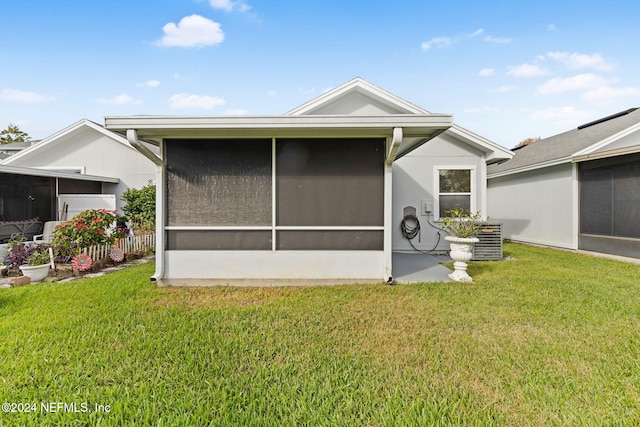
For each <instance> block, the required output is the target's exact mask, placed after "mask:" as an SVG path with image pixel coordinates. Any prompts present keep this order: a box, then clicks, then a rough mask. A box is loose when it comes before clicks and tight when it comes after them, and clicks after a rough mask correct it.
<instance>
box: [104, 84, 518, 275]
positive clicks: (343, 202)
mask: <svg viewBox="0 0 640 427" xmlns="http://www.w3.org/2000/svg"><path fill="white" fill-rule="evenodd" d="M105 123H106V124H105V128H106V129H108V130H110V131H114V132H117V133H122V134H123V135H124V134H126V135H127V138H128V140H129V141H130V142H131V143H132V145H133V146H134V147H137V148H139V150H140V151H141V152H142V153H143V154H145V155H146V156H147V157H148V158H149V159H151V160H152V161H153V163H155V165H156V166H157V168H158V174H159V176H158V178H157V181H158V182H160V183H163V185H162V186H158V200H157V203H158V216H157V227H158V228H157V230H158V233H157V247H158V248H159V249H158V252H157V256H156V272H155V274H154V277H153V279H154V280H160V279H162V280H163V282H166V283H169V284H181V283H190V284H194V283H197V281H194V279H215V282H214V283H224V282H225V281H227V280H233V279H248V280H251V279H258V280H265V279H278V280H281V279H331V280H340V281H345V282H346V281H371V280H375V281H381V280H388V279H389V278H391V277H392V275H393V272H392V250H409V249H410V246H409V244H408V243H407V242H406V241H405V242H403V241H402V237H400V221H401V220H402V217H403V210H404V207H405V206H409V205H410V206H414V207H416V209H417V210H418V211H419V212H425V215H424V216H421V218H422V219H425V220H426V219H427V216H426V211H427V210H429V211H430V212H431V213H430V215H431V216H430V218H431V220H434V219H436V220H437V218H438V215H439V214H440V212H441V211H442V210H443V209H445V208H448V207H451V208H452V207H455V205H464V206H467V207H470V208H471V209H473V210H477V209H484V207H485V206H486V179H485V178H486V164H487V163H488V162H492V161H498V160H504V159H508V158H510V157H511V156H512V153H511V152H510V151H509V150H506V149H504V148H502V147H499V146H497V145H496V144H493V143H491V142H490V141H487V140H486V139H484V138H481V137H479V136H477V135H474V134H472V133H470V132H468V131H466V130H464V129H462V128H460V127H458V126H455V125H453V121H452V117H451V116H450V115H443V114H431V113H429V112H428V111H426V110H424V109H422V108H420V107H417V106H415V105H413V104H411V103H408V102H407V101H404V100H402V99H400V98H398V97H396V96H395V95H393V94H391V93H389V92H386V91H384V90H382V89H380V88H378V87H376V86H374V85H372V84H370V83H368V82H366V81H364V80H362V79H360V78H356V79H353V80H351V81H349V82H347V83H345V84H344V85H342V86H339V87H337V88H335V89H333V90H331V91H329V92H327V93H325V94H323V95H321V96H320V97H318V98H316V99H314V100H312V101H310V102H307V103H305V104H304V105H302V106H300V107H298V108H296V109H294V110H291V111H289V112H288V113H286V114H285V115H281V116H248V117H184V116H170V117H156V116H124V117H107V118H106V119H105ZM443 132H444V133H443ZM141 140H144V141H146V142H151V143H155V144H157V145H158V146H159V149H160V153H161V155H156V154H155V153H152V152H150V151H149V150H147V147H146V146H145V145H141V142H140V141H141ZM419 212H418V215H420V213H419ZM434 217H435V218H434ZM425 223H426V221H425ZM423 230H424V232H423V233H424V234H423V236H422V239H421V241H416V244H418V245H421V246H424V247H427V246H428V245H431V244H432V242H435V241H436V240H437V230H436V229H432V230H431V229H428V227H426V224H425V225H424V226H423ZM160 248H164V249H160Z"/></svg>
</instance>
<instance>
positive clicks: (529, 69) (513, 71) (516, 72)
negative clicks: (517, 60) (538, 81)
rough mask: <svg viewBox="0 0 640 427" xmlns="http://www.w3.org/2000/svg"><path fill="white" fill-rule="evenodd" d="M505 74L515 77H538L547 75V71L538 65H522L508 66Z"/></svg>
mask: <svg viewBox="0 0 640 427" xmlns="http://www.w3.org/2000/svg"><path fill="white" fill-rule="evenodd" d="M507 74H509V75H511V76H515V77H538V76H544V75H547V74H549V71H548V70H547V69H545V68H542V67H540V66H538V65H532V64H522V65H512V66H509V67H508V68H507Z"/></svg>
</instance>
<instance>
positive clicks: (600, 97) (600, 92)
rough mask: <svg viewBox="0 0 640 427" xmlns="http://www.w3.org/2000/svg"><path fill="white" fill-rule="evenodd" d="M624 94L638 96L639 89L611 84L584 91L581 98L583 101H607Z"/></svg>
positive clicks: (639, 94) (639, 93)
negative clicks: (616, 86)
mask: <svg viewBox="0 0 640 427" xmlns="http://www.w3.org/2000/svg"><path fill="white" fill-rule="evenodd" d="M624 96H640V89H636V88H634V87H624V88H615V87H611V86H601V87H599V88H597V89H594V90H590V91H588V92H586V93H584V94H583V95H582V99H584V100H585V101H592V102H593V101H597V102H601V103H609V102H612V101H614V100H615V99H617V98H620V97H624Z"/></svg>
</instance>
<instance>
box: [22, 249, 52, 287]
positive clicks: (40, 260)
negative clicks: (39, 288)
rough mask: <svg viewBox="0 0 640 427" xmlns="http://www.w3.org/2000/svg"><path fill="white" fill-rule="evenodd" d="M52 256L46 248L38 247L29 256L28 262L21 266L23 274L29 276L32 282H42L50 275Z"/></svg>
mask: <svg viewBox="0 0 640 427" xmlns="http://www.w3.org/2000/svg"><path fill="white" fill-rule="evenodd" d="M50 264H51V257H50V255H49V252H48V251H47V250H46V249H44V248H37V249H36V250H34V251H33V252H32V253H31V255H29V257H28V258H27V263H26V264H23V265H21V266H20V271H22V274H23V275H25V276H27V277H29V278H30V279H31V282H32V283H34V282H41V281H43V280H44V279H45V278H46V277H47V276H48V275H49V267H50Z"/></svg>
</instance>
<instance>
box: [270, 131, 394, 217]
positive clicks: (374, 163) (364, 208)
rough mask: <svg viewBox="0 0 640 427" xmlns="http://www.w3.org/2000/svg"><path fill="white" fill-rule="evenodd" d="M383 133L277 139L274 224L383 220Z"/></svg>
mask: <svg viewBox="0 0 640 427" xmlns="http://www.w3.org/2000/svg"><path fill="white" fill-rule="evenodd" d="M384 147H385V141H384V139H279V140H277V142H276V154H277V158H276V200H277V202H276V203H277V204H276V208H277V209H276V212H277V213H276V216H277V225H280V226H383V225H384Z"/></svg>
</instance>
